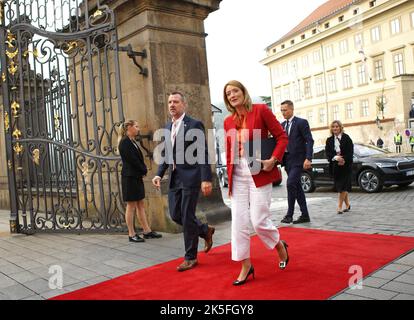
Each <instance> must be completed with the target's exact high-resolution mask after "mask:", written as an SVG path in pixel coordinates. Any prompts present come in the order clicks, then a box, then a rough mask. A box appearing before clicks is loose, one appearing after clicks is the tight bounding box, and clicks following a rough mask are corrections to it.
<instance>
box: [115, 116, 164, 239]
mask: <svg viewBox="0 0 414 320" xmlns="http://www.w3.org/2000/svg"><path fill="white" fill-rule="evenodd" d="M138 133H139V127H138V123H137V121H135V120H129V121H126V122H125V123H124V124H123V125H122V130H121V134H122V138H121V141H120V142H119V153H120V155H121V158H122V171H121V175H122V199H123V200H124V201H125V202H126V203H127V205H126V212H125V220H126V223H127V226H128V234H129V241H131V242H144V241H145V240H144V239H143V238H142V237H140V236H139V235H138V234H136V232H135V228H134V213H135V212H136V213H137V218H138V221H139V223H140V224H141V226H142V228H143V230H144V234H143V236H144V238H145V239H150V238H161V237H162V236H161V235H160V234H158V233H156V232H155V231H152V230H151V228H150V227H149V225H148V221H147V217H146V215H145V207H144V198H145V189H144V182H143V180H142V179H143V177H144V176H145V175H146V174H147V167H146V165H145V162H144V156H143V155H142V152H141V149H140V148H139V146H138V143H137V141H136V140H135V138H136V136H137V135H138Z"/></svg>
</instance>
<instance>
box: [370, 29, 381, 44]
mask: <svg viewBox="0 0 414 320" xmlns="http://www.w3.org/2000/svg"><path fill="white" fill-rule="evenodd" d="M380 40H381V29H380V26H376V27H374V28H372V29H371V41H372V42H373V43H375V42H378V41H380Z"/></svg>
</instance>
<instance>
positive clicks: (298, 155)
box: [280, 100, 313, 224]
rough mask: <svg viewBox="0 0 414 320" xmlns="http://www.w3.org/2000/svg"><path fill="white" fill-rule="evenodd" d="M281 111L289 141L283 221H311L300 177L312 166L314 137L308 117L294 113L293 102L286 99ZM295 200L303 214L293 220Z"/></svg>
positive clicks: (285, 162)
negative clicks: (286, 199)
mask: <svg viewBox="0 0 414 320" xmlns="http://www.w3.org/2000/svg"><path fill="white" fill-rule="evenodd" d="M280 111H281V112H282V115H283V117H284V118H285V119H286V120H285V121H283V123H282V126H283V128H284V129H285V131H286V133H287V135H288V137H289V142H288V146H287V148H286V151H285V155H284V157H283V166H284V167H285V170H286V172H287V174H288V179H287V192H288V211H287V214H286V216H285V217H284V218H283V219H282V221H281V222H282V223H292V222H293V223H294V224H296V223H304V222H310V218H309V212H308V208H307V205H306V198H305V193H304V192H303V189H302V185H301V182H300V177H301V175H302V172H303V169H305V170H307V169H310V168H311V167H312V155H313V138H312V133H311V131H310V128H309V123H308V121H307V120H306V119H302V118H299V117H296V116H294V115H293V113H294V106H293V102H292V101H290V100H286V101H284V102H282V104H281V107H280ZM295 201H297V202H298V204H299V207H300V211H301V212H302V215H301V216H300V217H299V218H298V219H297V220H295V221H293V213H294V210H295Z"/></svg>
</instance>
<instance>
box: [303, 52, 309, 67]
mask: <svg viewBox="0 0 414 320" xmlns="http://www.w3.org/2000/svg"><path fill="white" fill-rule="evenodd" d="M302 68H303V69H307V68H309V56H308V55H305V56H303V57H302Z"/></svg>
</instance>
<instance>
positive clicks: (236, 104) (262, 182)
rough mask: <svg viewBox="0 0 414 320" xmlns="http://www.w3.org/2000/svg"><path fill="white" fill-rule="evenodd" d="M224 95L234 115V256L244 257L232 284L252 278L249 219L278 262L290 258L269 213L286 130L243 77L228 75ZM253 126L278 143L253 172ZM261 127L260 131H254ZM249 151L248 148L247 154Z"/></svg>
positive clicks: (230, 157) (228, 122) (230, 131)
mask: <svg viewBox="0 0 414 320" xmlns="http://www.w3.org/2000/svg"><path fill="white" fill-rule="evenodd" d="M223 98H224V102H225V104H226V107H227V110H228V111H229V112H230V115H229V116H227V118H226V119H225V120H224V130H225V145H226V163H227V172H228V181H229V196H230V197H231V216H232V223H231V257H232V260H234V261H240V262H241V270H240V273H239V275H238V277H237V279H236V280H235V281H234V282H233V285H235V286H240V285H243V284H245V283H246V281H247V278H248V277H249V276H250V275H252V276H253V278H254V267H253V264H252V262H251V259H250V233H249V225H250V221H251V224H252V225H253V229H254V230H255V231H256V233H257V235H258V236H259V238H260V240H262V242H263V243H264V245H265V246H266V247H267V248H268V249H270V250H276V251H277V253H278V256H279V268H280V269H285V268H286V266H287V265H288V262H289V255H288V252H287V247H288V245H287V244H286V242H285V241H283V240H280V234H279V231H278V229H277V228H276V226H275V225H274V224H273V222H272V220H271V217H270V203H271V199H272V189H273V188H272V182H273V181H276V180H278V179H280V173H279V170H278V168H277V164H278V163H280V162H281V161H282V158H283V154H284V151H285V148H286V145H287V136H286V133H285V132H284V131H283V128H282V127H281V125H280V123H279V121H277V119H276V117H275V115H274V114H273V113H272V111H271V110H270V109H269V108H268V106H267V105H265V104H252V100H251V98H250V95H249V93H248V91H247V89H246V87H245V86H244V85H243V84H242V83H240V82H239V81H236V80H232V81H229V82H228V83H227V84H226V85H225V86H224V89H223ZM253 130H258V132H260V138H261V139H265V138H267V137H268V134H269V132H270V133H271V134H272V136H273V137H274V138H275V139H276V141H277V143H276V146H275V148H274V150H273V152H272V156H271V157H270V158H269V159H265V160H261V163H262V169H261V170H260V171H259V172H258V173H257V174H253V172H251V171H250V168H249V163H248V160H247V158H246V154H245V150H244V147H243V146H244V143H248V142H249V141H251V140H253ZM256 132H257V131H256ZM247 155H248V154H247Z"/></svg>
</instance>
